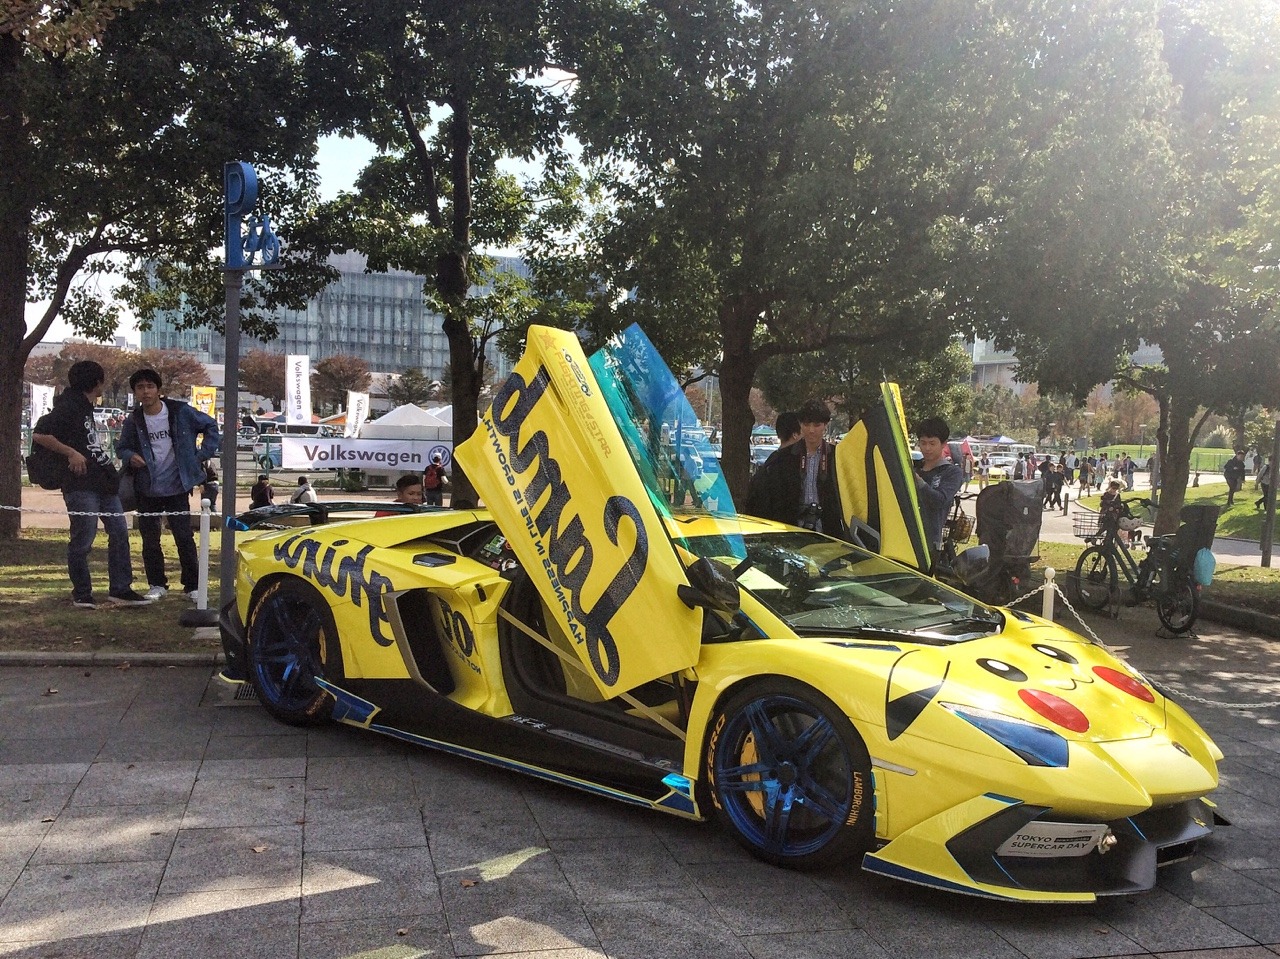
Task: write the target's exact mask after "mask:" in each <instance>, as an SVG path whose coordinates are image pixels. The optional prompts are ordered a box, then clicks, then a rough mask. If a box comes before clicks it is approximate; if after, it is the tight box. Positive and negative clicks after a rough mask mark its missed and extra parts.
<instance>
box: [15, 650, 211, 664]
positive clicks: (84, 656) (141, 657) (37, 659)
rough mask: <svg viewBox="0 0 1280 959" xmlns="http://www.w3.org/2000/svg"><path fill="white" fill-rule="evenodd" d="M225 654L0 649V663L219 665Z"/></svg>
mask: <svg viewBox="0 0 1280 959" xmlns="http://www.w3.org/2000/svg"><path fill="white" fill-rule="evenodd" d="M225 662H226V656H224V655H223V653H222V652H221V651H219V652H216V653H213V652H210V653H143V652H137V653H126V652H110V653H100V652H99V653H89V652H85V653H79V652H71V651H62V652H51V651H49V650H29V651H28V650H15V651H5V652H0V666H210V667H212V666H221V665H223V664H224V663H225Z"/></svg>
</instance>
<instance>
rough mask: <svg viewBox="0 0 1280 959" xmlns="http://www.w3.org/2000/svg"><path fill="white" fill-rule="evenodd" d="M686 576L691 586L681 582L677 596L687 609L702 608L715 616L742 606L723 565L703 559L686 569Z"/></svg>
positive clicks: (729, 575)
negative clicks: (714, 613) (715, 613)
mask: <svg viewBox="0 0 1280 959" xmlns="http://www.w3.org/2000/svg"><path fill="white" fill-rule="evenodd" d="M685 575H686V576H688V577H689V583H690V585H688V586H686V585H684V584H683V583H681V584H680V585H679V586H678V587H677V588H676V595H677V596H679V597H680V601H681V602H682V603H684V604H685V605H686V606H688V607H689V608H690V609H694V608H696V607H699V606H701V607H703V608H704V609H712V610H715V611H716V612H718V613H732V612H735V611H736V610H737V609H738V606H739V605H740V604H741V599H742V597H741V594H740V592H739V591H738V581H737V580H736V579H734V577H733V570H731V569H730V568H729V567H728V566H726V565H725V564H724V563H721V562H718V561H716V560H714V559H709V558H708V557H706V556H703V557H701V558H700V559H699V560H698V561H697V562H696V563H694V564H693V565H692V566H690V567H688V568H687V569H686V570H685Z"/></svg>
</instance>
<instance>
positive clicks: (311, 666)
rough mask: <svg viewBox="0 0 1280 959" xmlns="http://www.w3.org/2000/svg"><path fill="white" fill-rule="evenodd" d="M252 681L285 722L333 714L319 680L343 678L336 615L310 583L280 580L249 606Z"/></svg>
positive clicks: (305, 721) (309, 722) (269, 708)
mask: <svg viewBox="0 0 1280 959" xmlns="http://www.w3.org/2000/svg"><path fill="white" fill-rule="evenodd" d="M246 633H247V637H248V644H247V645H248V661H249V681H250V682H251V683H252V684H253V688H254V691H255V692H256V693H257V694H258V701H259V702H261V703H262V705H263V706H264V707H265V708H266V710H267V712H269V713H271V715H272V716H274V717H275V718H276V719H279V720H280V721H281V722H285V723H289V724H291V725H294V726H312V725H317V724H319V723H322V722H326V721H327V720H328V719H329V714H330V710H331V709H332V707H333V697H332V696H330V695H329V694H328V693H327V692H325V691H324V690H323V689H321V688H320V686H319V685H318V684H317V683H316V680H317V679H328V680H331V681H334V682H340V681H341V680H342V676H343V672H342V650H341V647H340V645H339V643H338V633H337V629H336V628H335V626H334V623H333V614H332V613H331V612H330V611H329V607H328V604H327V603H325V601H324V598H323V597H322V596H321V595H320V594H319V593H317V592H316V591H315V590H314V589H312V588H311V587H310V586H308V585H307V584H306V583H303V582H300V581H298V580H293V579H278V580H276V581H275V582H274V583H271V584H270V585H269V586H267V587H266V589H264V590H263V592H262V595H261V596H259V597H258V598H257V599H256V600H255V602H254V604H253V607H252V609H250V611H249V628H248V629H247V630H246Z"/></svg>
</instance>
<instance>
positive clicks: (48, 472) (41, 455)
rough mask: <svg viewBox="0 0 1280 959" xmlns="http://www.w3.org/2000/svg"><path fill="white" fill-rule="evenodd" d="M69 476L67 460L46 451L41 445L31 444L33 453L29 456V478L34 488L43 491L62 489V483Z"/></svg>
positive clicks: (48, 450)
mask: <svg viewBox="0 0 1280 959" xmlns="http://www.w3.org/2000/svg"><path fill="white" fill-rule="evenodd" d="M66 475H67V460H66V458H65V457H64V456H62V455H61V454H60V453H55V452H54V451H53V450H50V449H45V448H44V447H43V446H41V445H40V444H39V443H34V442H33V443H32V444H31V453H30V455H29V456H27V478H28V479H30V480H31V485H32V486H39V487H40V488H41V489H62V482H63V480H64V479H65V478H66Z"/></svg>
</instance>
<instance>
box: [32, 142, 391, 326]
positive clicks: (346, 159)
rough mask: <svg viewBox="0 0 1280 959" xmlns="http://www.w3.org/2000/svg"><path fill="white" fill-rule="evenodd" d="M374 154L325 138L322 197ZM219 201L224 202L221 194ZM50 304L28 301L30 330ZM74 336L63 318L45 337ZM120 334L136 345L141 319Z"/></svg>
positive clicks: (351, 179) (365, 145) (320, 157)
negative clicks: (138, 322)
mask: <svg viewBox="0 0 1280 959" xmlns="http://www.w3.org/2000/svg"><path fill="white" fill-rule="evenodd" d="M373 154H374V148H373V144H372V143H370V142H369V141H368V140H365V139H363V138H356V139H350V138H342V137H338V136H327V137H324V138H322V139H321V140H320V143H319V149H318V151H317V154H316V161H317V169H318V172H319V174H320V198H321V199H322V200H331V199H333V198H334V197H336V196H337V195H338V194H339V193H341V192H342V191H343V190H349V189H351V188H352V187H353V186H354V185H355V182H356V176H357V175H359V173H360V171H361V170H362V169H364V166H365V164H366V163H368V162H369V160H370V159H371V158H372V157H373ZM218 202H221V198H220V197H219V198H218ZM48 305H49V304H48V302H47V301H46V302H44V303H29V304H27V312H26V317H27V329H31V328H32V327H33V326H35V324H36V322H37V321H38V320H39V319H40V317H41V315H43V313H44V311H45V310H46V309H47V308H48ZM74 335H75V334H74V332H73V331H72V329H71V325H70V324H68V323H66V322H64V321H62V320H54V321H53V325H52V326H51V327H50V328H49V332H48V333H46V334H45V336H44V342H46V343H61V342H62V341H63V340H65V339H67V338H68V337H70V336H74ZM116 335H117V336H123V337H124V338H125V339H126V340H127V341H128V342H129V345H131V346H135V347H136V346H137V345H138V344H139V342H140V335H139V333H138V324H137V321H136V320H134V319H133V318H132V317H129V318H128V319H127V320H126V321H125V322H123V323H122V324H121V325H120V326H119V327H117V328H116Z"/></svg>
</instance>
